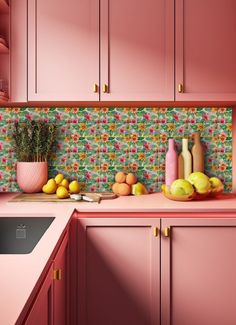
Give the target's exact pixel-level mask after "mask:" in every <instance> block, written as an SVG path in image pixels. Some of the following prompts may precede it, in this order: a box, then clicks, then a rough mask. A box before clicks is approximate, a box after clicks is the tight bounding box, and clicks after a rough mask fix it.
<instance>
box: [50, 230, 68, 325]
mask: <svg viewBox="0 0 236 325" xmlns="http://www.w3.org/2000/svg"><path fill="white" fill-rule="evenodd" d="M68 256H69V255H68V234H66V236H65V238H64V240H63V242H62V244H61V246H60V248H59V251H58V253H57V255H56V257H55V259H54V265H53V267H54V301H53V307H54V308H53V309H54V323H53V324H54V325H65V324H69V321H68V319H69V315H68V309H69V308H68V307H69V306H68V302H69V299H68V297H69V277H68V274H69V263H68Z"/></svg>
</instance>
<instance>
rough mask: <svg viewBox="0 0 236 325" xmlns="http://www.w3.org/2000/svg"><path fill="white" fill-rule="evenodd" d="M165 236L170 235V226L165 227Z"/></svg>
mask: <svg viewBox="0 0 236 325" xmlns="http://www.w3.org/2000/svg"><path fill="white" fill-rule="evenodd" d="M164 236H165V237H170V227H165V228H164Z"/></svg>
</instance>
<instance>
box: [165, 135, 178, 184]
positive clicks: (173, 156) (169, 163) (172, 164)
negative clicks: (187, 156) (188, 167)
mask: <svg viewBox="0 0 236 325" xmlns="http://www.w3.org/2000/svg"><path fill="white" fill-rule="evenodd" d="M165 170H166V173H165V179H166V185H171V184H172V183H173V181H174V180H176V179H177V178H178V154H177V152H176V151H175V140H174V139H169V148H168V151H167V153H166V162H165Z"/></svg>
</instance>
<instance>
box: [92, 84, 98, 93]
mask: <svg viewBox="0 0 236 325" xmlns="http://www.w3.org/2000/svg"><path fill="white" fill-rule="evenodd" d="M93 92H94V93H98V85H97V84H96V83H94V84H93Z"/></svg>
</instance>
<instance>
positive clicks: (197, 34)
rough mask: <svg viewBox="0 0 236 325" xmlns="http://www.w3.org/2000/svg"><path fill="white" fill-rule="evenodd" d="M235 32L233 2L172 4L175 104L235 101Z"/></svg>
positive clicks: (235, 5)
mask: <svg viewBox="0 0 236 325" xmlns="http://www.w3.org/2000/svg"><path fill="white" fill-rule="evenodd" d="M235 30H236V1H235V0H204V1H196V0H177V1H176V99H177V100H236V60H235V57H236V39H235ZM179 84H182V85H183V92H182V93H181V92H180V93H179V92H178V85H179Z"/></svg>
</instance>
